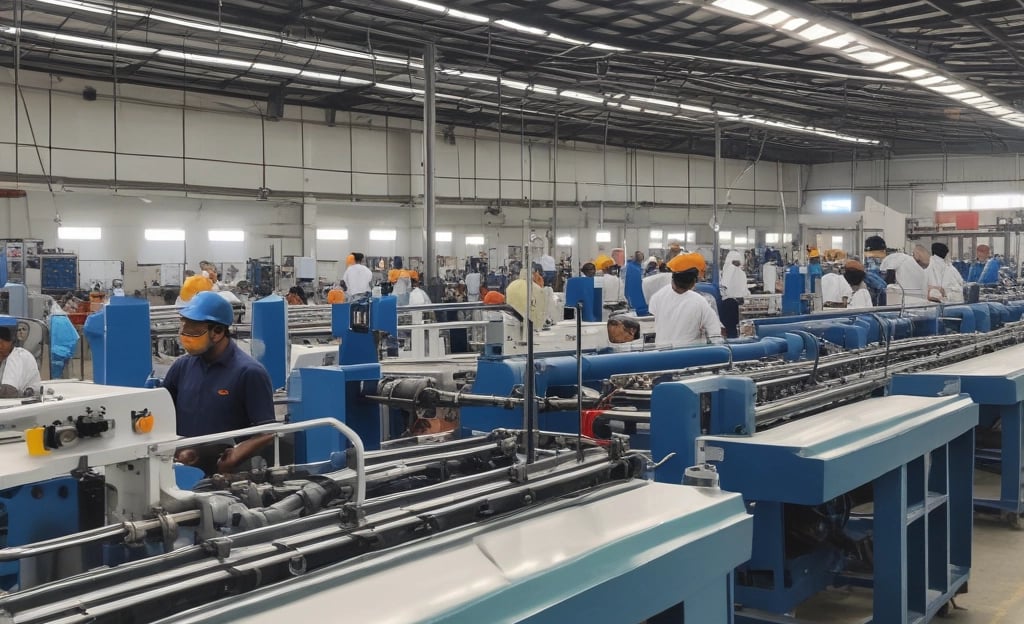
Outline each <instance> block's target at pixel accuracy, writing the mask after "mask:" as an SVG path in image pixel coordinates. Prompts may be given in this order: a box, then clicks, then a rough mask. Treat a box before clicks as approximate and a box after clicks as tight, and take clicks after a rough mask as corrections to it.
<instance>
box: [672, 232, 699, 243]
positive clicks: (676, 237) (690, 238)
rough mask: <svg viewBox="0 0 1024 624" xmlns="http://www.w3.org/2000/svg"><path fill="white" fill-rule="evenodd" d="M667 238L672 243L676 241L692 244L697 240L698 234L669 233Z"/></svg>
mask: <svg viewBox="0 0 1024 624" xmlns="http://www.w3.org/2000/svg"><path fill="white" fill-rule="evenodd" d="M665 238H667V239H668V240H670V241H676V242H682V243H692V242H694V241H695V240H697V233H696V232H669V233H668V236H666V237H665Z"/></svg>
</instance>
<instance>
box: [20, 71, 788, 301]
mask: <svg viewBox="0 0 1024 624" xmlns="http://www.w3.org/2000/svg"><path fill="white" fill-rule="evenodd" d="M90 84H91V86H93V87H95V88H96V90H97V93H98V98H97V99H96V100H95V101H85V100H84V99H83V98H82V96H81V92H82V88H83V87H84V86H85V85H86V83H85V82H83V81H80V80H78V79H75V78H69V77H63V78H58V77H56V76H49V75H45V74H32V73H27V72H23V73H22V75H21V89H20V95H19V94H18V92H17V91H16V90H15V88H14V85H13V76H12V75H10V73H9V72H8V73H6V74H0V177H2V178H3V179H4V180H5V182H4V183H3V186H6V187H13V186H15V185H16V184H17V185H19V186H20V187H21V188H25V189H27V190H28V191H29V195H28V198H27V200H26V199H14V200H0V228H2V229H3V230H4V235H5V236H7V237H35V238H42V239H44V240H45V241H46V246H47V247H57V246H61V247H63V248H65V249H70V250H74V251H77V252H78V253H79V254H80V256H81V257H82V258H83V259H95V260H109V259H119V260H126V262H127V277H128V279H127V282H128V283H127V285H128V286H129V287H138V286H139V285H141V279H142V275H143V274H144V271H140V270H139V269H138V264H139V263H140V261H141V262H142V263H145V262H146V261H149V260H151V259H152V258H154V257H165V256H168V257H169V256H174V254H180V255H181V256H182V261H184V262H187V263H188V264H190V265H195V264H196V263H197V262H198V261H199V260H200V259H204V258H208V259H211V260H215V261H226V262H241V261H244V260H245V259H246V258H248V257H256V256H266V255H268V254H269V250H270V246H271V245H273V246H274V248H275V255H276V256H277V257H278V258H280V256H281V255H282V254H303V253H305V254H309V255H316V256H318V258H319V259H320V260H335V261H336V260H339V259H341V258H343V257H344V255H345V254H346V253H348V252H349V251H350V250H361V251H363V252H364V253H366V254H367V255H381V256H386V255H406V256H421V255H422V254H423V249H424V245H423V241H424V237H425V234H424V230H423V225H422V223H423V214H422V213H423V208H422V187H423V175H422V173H423V168H422V155H421V154H422V147H421V145H422V133H421V131H420V126H419V124H418V123H417V122H415V121H409V120H403V119H395V118H388V117H382V116H372V115H366V114H360V113H353V114H348V113H345V112H338V113H337V117H336V124H335V125H334V126H331V127H329V126H328V125H327V124H326V123H325V122H324V115H323V111H321V110H319V109H314V108H305V107H292V106H290V107H286V110H285V116H284V118H283V119H281V120H278V121H270V120H267V119H265V118H264V117H263V116H262V114H261V110H260V108H261V107H262V106H263V103H254V102H252V101H245V100H239V99H231V98H221V97H216V96H210V95H205V94H195V93H184V92H181V91H175V90H163V89H153V88H148V87H138V86H132V85H121V86H119V87H118V91H117V98H116V101H115V98H114V96H113V86H112V85H110V84H103V83H95V82H93V83H90ZM440 130H441V129H440V128H439V132H440ZM451 134H452V136H453V142H454V144H452V141H450V140H446V139H445V137H444V136H439V137H438V141H437V146H438V149H437V176H438V181H437V194H438V197H439V201H438V214H437V224H438V229H439V230H443V231H451V232H453V241H452V242H451V243H439V244H438V253H439V254H441V255H446V256H456V257H459V258H464V257H465V256H466V255H476V254H478V253H481V252H484V253H489V254H491V255H492V259H493V260H495V261H497V262H499V263H501V262H503V261H504V258H505V256H506V255H507V247H508V246H509V245H520V244H521V243H522V240H523V236H524V235H523V221H524V220H525V219H534V220H536V223H535V224H534V226H533V227H534V229H536V231H537V233H538V234H540V235H541V236H545V235H549V236H550V238H551V239H552V240H553V239H554V238H555V235H556V234H557V235H558V236H564V235H568V236H572V237H573V240H574V243H573V245H572V247H571V248H570V247H565V248H559V249H558V250H557V252H558V253H556V255H563V254H570V253H571V254H572V255H573V257H574V258H575V259H576V260H586V259H589V258H591V257H593V256H594V255H596V254H597V253H599V252H600V251H607V250H609V249H611V248H612V247H617V246H620V245H621V244H622V243H623V242H625V244H626V245H627V247H629V248H630V249H635V248H641V249H644V250H646V249H648V247H649V239H650V236H649V233H650V230H651V229H652V228H654V229H661V230H663V231H664V233H665V234H668V233H670V232H677V231H682V230H684V229H686V230H690V231H694V232H696V242H695V244H694V245H691V246H700V245H706V246H709V245H710V243H711V237H712V231H711V229H710V226H709V221H710V219H711V215H712V213H711V209H710V205H711V204H712V201H713V182H712V180H713V174H714V169H713V161H712V160H711V159H708V158H705V157H699V156H687V155H677V154H663V153H653V152H645V151H640V150H627V149H622V148H608V149H607V150H605V149H603V148H602V146H599V145H592V144H583V143H574V142H571V141H570V142H560V143H559V145H558V147H557V149H555V146H554V145H553V144H552V142H551V141H549V140H544V139H537V138H529V137H525V138H524V137H520V136H519V135H517V134H509V133H505V134H504V135H503V136H501V137H498V136H497V135H496V134H495V133H493V132H485V131H479V130H475V129H472V128H455V129H453V132H452V133H451ZM556 152H557V155H556ZM748 164H749V163H746V162H743V161H730V160H726V161H724V163H723V167H722V169H723V171H722V172H720V176H719V186H720V194H719V203H720V205H721V207H722V208H721V211H720V217H719V221H720V223H721V227H722V229H723V230H729V231H733V232H736V233H738V234H745V233H746V229H747V228H753V229H755V230H756V231H757V236H758V238H759V239H760V240H762V241H763V237H764V233H765V232H777V231H781V230H782V223H783V217H782V212H783V210H782V206H783V204H784V205H785V206H786V207H787V209H788V210H790V211H792V210H793V209H794V207H796V206H797V205H798V196H799V192H798V189H799V188H800V186H801V183H800V180H801V176H805V175H806V173H805V169H806V168H804V169H802V168H801V167H799V166H795V165H777V164H776V163H767V162H761V163H758V164H757V165H756V166H753V167H750V168H749V169H748ZM556 171H557V184H555V182H554V180H555V174H556ZM261 187H266V188H269V189H271V193H270V197H269V198H268V199H267V200H266V201H259V200H257V199H256V196H257V189H259V188H261ZM556 190H557V198H558V200H559V202H560V206H559V209H558V227H557V232H551V219H552V213H553V210H552V207H551V200H552V197H553V195H554V193H555V192H556ZM499 198H500V201H501V203H502V206H501V209H500V211H499V210H494V212H499V214H490V213H489V212H488V211H487V207H488V206H492V207H495V208H496V207H497V205H498V202H499ZM602 204H603V205H602ZM58 221H59V222H60V223H62V224H63V225H68V226H74V225H78V226H99V227H101V228H103V238H102V240H100V241H58V240H57V238H56V228H57V225H58V223H57V222H58ZM788 223H789V224H790V228H789V229H790V231H795V225H793V224H794V223H795V220H793V219H792V218H790V220H789V221H788ZM147 227H154V228H155V227H175V228H183V229H185V230H186V241H185V244H184V245H181V244H180V243H152V242H147V241H145V240H144V239H143V237H142V232H143V229H144V228H147ZM318 227H320V228H335V227H344V228H347V229H348V230H349V240H348V241H338V242H329V241H317V240H316V237H315V230H316V228H318ZM210 228H227V229H242V230H245V231H246V242H245V243H210V242H209V241H207V236H206V230H207V229H210ZM374 228H387V229H395V230H396V231H397V240H396V241H394V242H390V241H370V240H368V234H369V230H370V229H374ZM599 230H607V231H610V232H611V237H612V241H613V242H612V243H608V244H598V243H596V242H595V236H596V232H597V231H599ZM475 234H481V235H484V236H485V238H486V244H485V245H484V246H482V247H473V246H467V245H466V244H465V237H466V236H467V235H475ZM179 247H180V248H181V249H180V250H179V249H178V248H179ZM324 270H325V271H326V272H327V273H330V272H331V271H330V267H327V268H325V269H324Z"/></svg>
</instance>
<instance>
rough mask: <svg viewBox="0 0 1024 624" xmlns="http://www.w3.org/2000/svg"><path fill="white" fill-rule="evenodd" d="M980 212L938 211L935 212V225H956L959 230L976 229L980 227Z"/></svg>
mask: <svg viewBox="0 0 1024 624" xmlns="http://www.w3.org/2000/svg"><path fill="white" fill-rule="evenodd" d="M978 216H979V215H978V213H977V212H967V211H965V212H936V213H935V225H936V226H939V227H941V226H943V225H950V224H952V225H954V226H955V227H956V229H958V230H976V229H978Z"/></svg>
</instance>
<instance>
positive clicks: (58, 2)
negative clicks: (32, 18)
mask: <svg viewBox="0 0 1024 624" xmlns="http://www.w3.org/2000/svg"><path fill="white" fill-rule="evenodd" d="M36 1H37V2H41V3H43V4H52V5H54V6H62V7H68V8H70V9H75V10H76V11H88V12H89V13H100V14H101V15H110V9H108V8H106V7H101V6H96V5H94V4H86V3H85V2H75V0H36Z"/></svg>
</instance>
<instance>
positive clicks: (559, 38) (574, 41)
mask: <svg viewBox="0 0 1024 624" xmlns="http://www.w3.org/2000/svg"><path fill="white" fill-rule="evenodd" d="M548 39H554V40H555V41H561V42H562V43H568V44H572V45H578V46H580V45H582V46H585V45H587V42H586V41H580V40H579V39H570V38H569V37H563V36H562V35H559V34H557V33H548Z"/></svg>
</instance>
